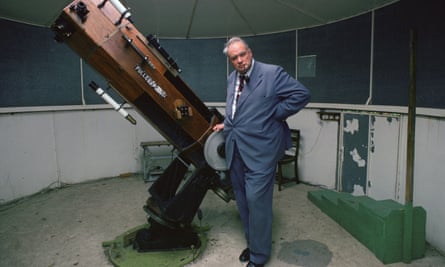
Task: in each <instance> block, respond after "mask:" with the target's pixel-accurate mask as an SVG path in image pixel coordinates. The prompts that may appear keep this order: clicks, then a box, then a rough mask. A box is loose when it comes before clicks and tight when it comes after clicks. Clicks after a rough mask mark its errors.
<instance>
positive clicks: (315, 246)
mask: <svg viewBox="0 0 445 267" xmlns="http://www.w3.org/2000/svg"><path fill="white" fill-rule="evenodd" d="M149 186H150V184H149V183H144V181H143V179H142V178H141V177H140V176H131V177H127V178H122V177H116V178H109V179H103V180H98V181H94V182H89V183H83V184H76V185H70V186H66V187H63V188H61V189H56V190H48V191H46V192H42V193H39V194H37V195H34V196H32V197H29V198H26V199H22V200H20V201H17V202H15V203H10V204H9V205H7V206H2V207H0V266H5V267H6V266H8V267H9V266H39V267H40V266H42V267H48V266H88V267H90V266H95V267H97V266H112V264H111V263H110V261H109V260H108V258H107V257H106V256H105V254H104V250H103V248H102V242H104V241H109V240H113V239H114V238H115V237H116V236H118V235H120V234H122V233H123V232H124V231H126V230H128V229H131V228H133V227H135V226H139V225H141V224H144V223H146V214H145V212H144V211H143V210H142V206H143V204H144V203H145V201H146V199H147V197H148V193H147V189H148V187H149ZM314 189H317V188H315V187H312V186H308V185H304V184H299V185H295V184H292V185H289V186H286V187H285V188H284V190H283V191H281V192H278V191H277V188H276V189H275V190H276V191H275V194H274V229H273V240H274V241H273V242H274V243H273V251H272V257H271V259H270V261H269V262H268V264H267V265H266V266H277V267H281V266H282V267H286V266H308V267H312V266H320V267H322V266H338V267H347V266H384V265H383V264H382V263H381V262H380V261H379V260H378V259H377V258H376V257H375V256H374V254H373V253H372V252H370V251H369V250H368V249H367V248H366V247H364V246H363V245H362V244H361V243H360V242H358V241H357V240H356V239H355V238H353V237H352V236H351V235H350V234H349V233H348V232H346V231H345V230H344V229H343V228H342V227H340V226H339V225H338V224H337V223H335V222H334V221H333V220H331V219H330V218H329V217H328V216H327V215H325V214H324V213H323V212H321V211H320V210H319V209H318V208H317V207H316V206H315V205H313V204H312V203H311V202H310V201H309V200H308V199H307V192H308V191H310V190H314ZM201 210H202V212H203V218H202V221H201V223H202V225H206V224H207V225H210V226H211V229H210V230H209V231H208V233H207V236H208V243H207V247H206V248H205V250H204V252H203V253H202V254H201V255H200V256H199V257H198V258H197V259H196V260H195V261H194V262H192V263H190V264H188V265H187V266H189V267H203V266H224V267H232V266H240V267H241V266H245V264H243V263H240V262H239V261H238V255H239V253H240V252H241V251H242V250H243V249H244V248H245V241H244V238H243V234H242V229H241V223H240V220H239V217H238V213H237V210H236V206H235V203H234V202H233V201H231V202H229V203H226V202H224V201H223V200H221V199H220V198H219V197H218V196H216V195H215V194H214V193H213V192H211V191H209V192H208V193H207V195H206V197H205V199H204V201H203V203H202V205H201ZM196 223H197V224H199V222H198V221H196ZM147 266H149V265H147ZM387 266H391V267H399V266H445V258H444V257H443V256H441V255H440V254H439V253H437V251H435V250H434V249H432V248H430V247H427V251H426V256H425V257H424V258H422V259H419V260H415V261H413V262H412V263H411V264H404V263H395V264H389V265H387Z"/></svg>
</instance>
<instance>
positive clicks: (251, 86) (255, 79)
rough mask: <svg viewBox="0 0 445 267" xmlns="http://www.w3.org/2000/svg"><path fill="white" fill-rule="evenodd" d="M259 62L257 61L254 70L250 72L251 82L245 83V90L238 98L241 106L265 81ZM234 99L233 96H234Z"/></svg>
mask: <svg viewBox="0 0 445 267" xmlns="http://www.w3.org/2000/svg"><path fill="white" fill-rule="evenodd" d="M259 68H260V66H259V64H258V62H255V65H254V67H253V70H252V72H251V73H250V77H249V82H248V83H246V84H245V85H244V89H243V92H242V94H241V96H240V98H239V100H238V106H241V105H242V104H243V103H244V102H246V99H247V98H248V97H249V95H250V94H251V93H252V92H253V91H255V89H256V88H258V86H259V85H260V84H261V83H262V81H263V75H262V74H261V72H260V71H259ZM232 100H233V96H232Z"/></svg>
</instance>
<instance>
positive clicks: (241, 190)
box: [230, 145, 276, 264]
mask: <svg viewBox="0 0 445 267" xmlns="http://www.w3.org/2000/svg"><path fill="white" fill-rule="evenodd" d="M265 165H266V164H265ZM269 166H270V165H269ZM274 166H276V164H275V165H274ZM275 173H276V167H272V168H268V169H264V168H263V169H261V168H258V169H257V170H252V169H249V168H247V166H246V164H245V163H244V161H243V159H242V157H241V155H240V153H239V151H238V148H237V147H236V145H235V151H234V155H233V161H232V164H231V167H230V179H231V181H232V186H233V191H234V194H235V200H236V204H237V206H238V210H239V213H240V217H241V221H242V224H243V227H244V233H245V237H246V240H247V246H248V247H249V249H250V260H251V261H253V262H255V263H258V264H262V263H265V262H266V261H267V260H268V259H269V257H270V253H271V249H272V217H273V216H272V197H273V187H274V184H275Z"/></svg>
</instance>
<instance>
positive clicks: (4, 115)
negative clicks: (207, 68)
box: [0, 104, 445, 251]
mask: <svg viewBox="0 0 445 267" xmlns="http://www.w3.org/2000/svg"><path fill="white" fill-rule="evenodd" d="M104 107H105V106H101V107H100V108H97V107H96V108H93V109H84V108H82V107H77V108H72V109H66V108H63V109H62V110H52V111H36V112H15V111H13V112H10V111H9V112H8V110H6V111H5V109H0V204H1V203H5V202H9V201H11V200H14V199H18V198H20V197H24V196H28V195H31V194H34V193H36V192H39V191H40V190H42V189H44V188H47V187H49V186H59V185H60V184H63V183H79V182H84V181H87V180H92V179H97V178H103V177H112V176H117V175H119V174H122V173H128V172H133V173H135V172H141V155H142V149H141V148H140V143H141V142H143V141H155V140H162V139H163V138H162V137H161V135H160V134H159V133H158V132H157V131H156V130H155V129H154V128H153V127H152V126H151V125H149V123H147V122H146V121H145V120H144V119H143V118H142V117H141V116H139V115H138V114H137V113H136V112H134V110H129V112H130V113H131V114H132V115H133V116H134V117H135V118H136V120H137V122H138V123H137V125H136V126H134V125H132V124H130V123H129V122H128V121H126V120H125V119H124V118H122V117H121V116H120V115H119V114H118V113H116V112H115V111H114V110H112V109H107V108H104ZM323 108H326V107H325V106H323ZM327 108H331V109H332V107H327ZM352 108H354V107H352ZM358 108H359V109H362V111H363V108H361V107H358ZM375 108H378V107H374V109H375ZM389 109H391V108H389ZM334 110H335V111H336V112H342V111H343V110H349V111H350V110H351V107H350V106H348V107H347V108H344V107H341V106H340V107H337V106H336V107H335V108H334ZM364 110H365V111H366V110H367V108H364ZM401 110H402V111H405V109H403V108H402V109H401ZM401 110H400V109H395V110H394V111H395V112H396V113H397V114H399V115H400V114H401V115H400V116H401V120H400V125H401V129H400V136H399V139H400V140H399V141H398V144H397V146H394V144H391V146H390V147H387V149H389V151H391V150H394V149H397V150H398V151H396V152H394V151H391V154H393V155H397V157H398V159H397V161H396V165H397V166H396V170H395V171H394V168H393V167H388V166H387V165H386V164H384V163H382V162H385V161H382V158H381V155H374V156H373V157H370V159H369V161H370V162H369V163H368V164H370V166H372V167H371V171H370V172H369V176H370V177H372V179H373V183H384V182H385V177H382V176H385V174H389V175H394V173H396V175H397V179H396V181H397V182H393V181H391V183H392V184H393V185H391V186H393V187H394V195H393V197H392V198H393V199H395V200H397V201H399V202H401V203H403V202H404V197H405V194H404V190H405V175H406V171H405V170H406V136H407V134H406V128H407V116H406V114H403V112H401ZM319 111H320V106H317V105H313V104H310V105H309V107H308V108H307V109H305V110H303V111H301V112H300V113H298V114H297V115H295V116H293V117H291V118H289V120H288V123H289V125H290V126H291V128H298V129H300V130H301V144H300V154H299V157H300V159H299V160H300V162H299V171H300V179H301V180H302V181H304V182H307V183H310V184H314V185H320V186H322V187H326V188H330V189H335V188H336V182H337V181H336V179H337V176H338V174H337V165H338V157H337V154H338V149H339V142H338V141H339V137H338V136H339V131H340V130H341V127H339V123H338V122H336V121H322V120H320V119H319V116H318V114H317V112H319ZM384 111H385V112H388V110H384ZM389 111H390V112H392V111H391V110H389ZM369 112H376V111H375V110H369ZM395 112H393V113H392V114H394V113H395ZM433 113H434V112H433ZM438 113H439V115H434V116H418V117H417V123H416V146H415V167H414V203H413V204H414V206H422V207H424V208H425V209H426V211H427V226H426V230H427V241H428V242H430V243H431V244H432V245H433V246H435V247H436V248H438V249H439V250H441V251H445V231H442V229H443V223H444V222H445V209H443V207H442V206H443V204H442V203H444V202H445V194H443V192H442V191H443V189H444V188H445V164H444V163H443V162H444V161H445V120H444V119H443V118H444V117H445V115H444V114H443V113H445V112H444V111H439V112H438ZM381 114H383V116H384V114H385V113H381ZM389 114H391V113H389ZM394 130H395V129H392V128H391V127H388V125H387V124H385V123H380V122H379V121H377V122H376V124H375V129H374V131H375V132H374V133H375V140H374V141H375V142H383V143H385V142H390V143H391V142H393V141H391V140H389V141H388V140H387V139H388V138H385V136H390V135H391V136H392V137H391V138H394V133H393V131H394ZM387 131H391V132H387ZM385 140H386V141H385ZM394 140H395V139H394ZM340 143H341V142H340ZM340 145H341V144H340ZM376 145H381V144H376ZM392 147H393V148H392ZM384 153H386V152H384ZM379 179H380V181H379ZM382 185H384V184H382ZM375 188H378V186H376V187H375ZM377 195H378V194H377Z"/></svg>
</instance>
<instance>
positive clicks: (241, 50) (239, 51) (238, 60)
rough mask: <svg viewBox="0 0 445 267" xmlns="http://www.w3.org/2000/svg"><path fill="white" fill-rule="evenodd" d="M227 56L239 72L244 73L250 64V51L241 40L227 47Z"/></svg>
mask: <svg viewBox="0 0 445 267" xmlns="http://www.w3.org/2000/svg"><path fill="white" fill-rule="evenodd" d="M227 56H228V58H229V60H230V62H231V63H232V65H233V67H234V68H235V69H236V70H237V71H238V72H239V73H241V74H244V73H246V72H247V71H248V70H249V69H250V66H252V51H251V50H250V49H249V48H247V47H246V45H245V44H243V42H235V43H233V44H231V45H230V46H229V47H227Z"/></svg>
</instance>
